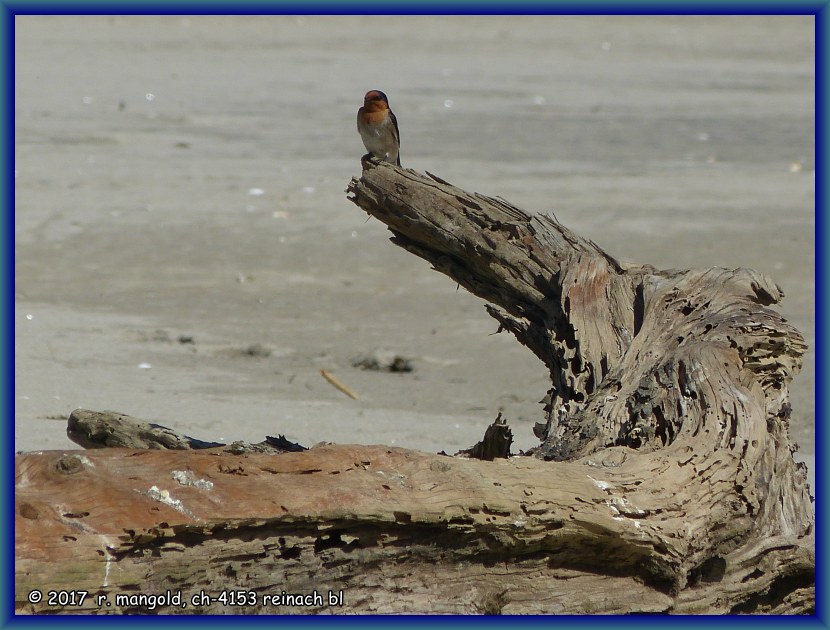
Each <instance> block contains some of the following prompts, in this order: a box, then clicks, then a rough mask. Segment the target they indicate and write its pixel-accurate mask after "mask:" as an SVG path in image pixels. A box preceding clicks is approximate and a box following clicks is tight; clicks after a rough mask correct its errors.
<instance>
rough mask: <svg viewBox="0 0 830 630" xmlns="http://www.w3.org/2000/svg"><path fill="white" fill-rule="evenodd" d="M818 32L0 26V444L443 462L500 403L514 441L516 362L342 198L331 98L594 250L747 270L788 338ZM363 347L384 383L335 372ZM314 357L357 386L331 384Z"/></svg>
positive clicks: (342, 142)
mask: <svg viewBox="0 0 830 630" xmlns="http://www.w3.org/2000/svg"><path fill="white" fill-rule="evenodd" d="M813 27H814V20H813V18H812V17H809V16H806V17H775V16H756V17H724V16H720V17H701V16H691V17H650V16H634V17H626V16H617V17H604V16H567V17H561V16H535V17H521V16H519V17H504V16H491V17H476V16H455V17H451V16H444V17H430V16H415V17H413V16H393V17H374V16H357V17H352V16H309V17H291V16H266V17H262V16H253V17H227V16H225V17H211V16H205V17H197V16H189V17H180V16H163V17H155V16H138V17H136V16H119V17H100V16H76V17H66V16H53V17H50V16H17V17H16V18H15V32H16V43H15V53H16V78H15V88H16V101H15V114H16V121H15V134H16V138H15V159H16V164H15V194H16V207H15V244H16V252H15V256H16V258H15V261H16V265H15V281H16V287H15V408H16V414H15V448H16V449H19V450H43V449H68V448H75V445H73V444H72V443H71V442H70V441H69V440H68V439H67V438H66V435H65V429H66V417H67V415H68V414H69V412H70V411H71V410H73V409H75V408H78V407H84V408H88V409H95V410H104V409H111V410H116V411H120V412H123V413H128V414H131V415H135V416H139V417H141V418H144V419H148V420H153V421H158V422H161V423H162V424H166V425H167V426H170V427H172V428H174V429H175V430H177V431H181V432H184V433H188V434H190V435H192V436H195V437H198V438H201V439H205V440H220V441H232V440H247V441H259V440H261V439H263V438H264V436H265V435H266V434H268V435H277V434H285V435H286V436H287V437H288V438H289V439H291V440H296V441H299V442H300V443H302V444H305V445H307V446H310V445H312V444H314V443H317V442H320V441H330V442H338V443H364V444H378V443H382V444H390V445H391V444H394V445H396V446H403V447H410V448H417V449H423V450H427V451H433V452H435V451H440V450H445V451H447V452H448V453H453V452H455V451H456V450H458V449H461V448H465V447H469V446H470V445H472V444H473V443H474V442H476V441H477V440H478V439H480V437H481V436H482V435H483V432H484V429H485V427H486V426H487V425H488V424H489V423H490V422H491V421H492V420H493V419H494V418H495V417H496V415H497V413H499V412H500V411H501V412H502V413H503V414H504V416H505V417H506V418H507V419H508V420H509V422H510V424H511V426H512V428H513V432H514V435H515V438H516V448H528V447H530V446H532V445H534V444H535V443H536V442H537V441H536V438H534V436H533V434H532V430H531V428H532V426H533V424H534V422H537V421H539V420H541V418H542V406H541V405H540V404H538V402H537V401H539V400H540V399H541V398H542V396H543V395H544V394H545V392H546V389H547V376H546V373H545V369H544V367H543V366H542V364H541V363H540V362H539V361H538V360H537V359H536V358H535V357H534V356H533V355H531V354H530V352H529V351H528V350H526V349H525V348H523V347H522V346H520V345H519V344H518V343H516V341H515V340H514V339H513V338H512V337H511V336H509V335H508V334H507V333H504V334H499V335H494V334H493V333H495V331H496V330H497V324H496V322H495V320H493V319H491V318H490V317H489V316H488V315H487V314H486V312H485V310H484V308H483V302H482V301H481V300H480V299H478V298H476V297H475V296H472V295H470V294H468V293H466V292H465V291H464V290H463V289H457V287H456V285H455V283H454V282H452V281H451V280H449V279H448V278H446V277H445V276H442V275H440V274H438V273H436V272H434V271H432V270H431V269H430V268H429V266H428V265H427V264H426V263H425V262H424V261H422V260H420V259H417V258H415V257H414V256H412V255H411V254H409V253H407V252H405V251H403V250H401V249H399V248H397V247H395V246H394V245H392V244H391V243H390V242H389V240H388V237H389V233H388V231H387V230H386V229H385V227H384V226H383V225H381V224H380V223H379V222H377V221H375V220H369V221H367V217H366V215H365V214H364V213H363V212H362V211H361V210H360V209H359V208H357V207H356V206H354V205H353V204H351V203H350V202H349V201H347V200H346V196H345V192H344V190H345V188H346V185H347V184H348V182H349V179H350V178H351V177H353V176H359V175H360V157H361V155H362V154H363V153H364V149H363V146H362V144H361V142H360V138H359V136H358V134H357V132H356V130H355V112H356V111H357V108H358V107H359V106H360V105H361V103H362V98H363V94H364V92H366V91H367V90H369V89H381V90H383V91H385V92H386V94H387V95H388V96H389V100H390V103H391V105H392V108H393V110H394V111H395V113H396V114H397V117H398V121H399V124H400V129H401V139H402V147H401V159H402V162H403V166H404V167H407V168H413V169H416V170H419V171H424V170H429V171H430V172H431V173H434V174H436V175H438V176H440V177H442V178H443V179H446V180H448V181H450V182H452V183H453V184H455V185H458V186H460V187H462V188H465V189H467V190H474V191H477V192H481V193H484V194H488V195H492V196H501V197H504V198H505V199H507V200H509V201H511V202H512V203H514V204H516V205H518V206H520V207H522V208H524V209H526V210H528V211H532V212H554V213H555V215H556V217H557V218H558V219H559V220H560V221H561V222H562V223H564V224H565V225H567V226H568V227H570V228H572V229H573V230H575V231H576V232H578V233H580V234H581V235H583V236H586V237H589V238H591V239H593V240H594V241H595V242H597V243H598V244H599V245H600V246H601V247H603V248H604V249H606V250H607V251H608V252H609V253H611V254H612V255H614V256H617V257H619V258H623V259H626V260H631V261H636V262H640V263H650V264H653V265H655V266H657V267H663V268H686V267H709V266H722V267H738V266H743V267H751V268H754V269H757V270H759V271H761V272H763V273H765V274H768V275H769V276H771V277H772V278H773V279H774V280H775V281H776V282H777V283H778V284H779V285H780V286H781V287H782V288H783V290H784V292H785V293H786V299H785V301H784V302H783V303H782V304H781V306H780V309H781V312H782V313H783V314H784V315H785V316H786V317H787V318H788V319H789V320H790V321H792V322H793V323H794V324H795V326H797V327H798V329H799V330H801V331H802V333H803V334H804V336H805V338H806V341H807V343H808V344H809V346H810V351H809V352H808V354H807V356H806V358H805V362H804V368H803V370H802V372H801V373H800V374H799V375H798V376H797V377H796V379H795V381H794V382H793V384H792V404H793V417H792V426H791V432H792V435H793V438H794V440H795V441H796V442H798V443H799V444H800V446H801V453H800V456H802V457H804V458H805V459H806V460H807V461H811V457H812V454H813V452H814V433H813V427H814V404H813V400H814V398H813V391H814V374H815V359H814V356H815V355H814V349H813V347H814V341H815V320H814V290H815V277H814V257H815V249H814V235H815V220H814V193H815V176H814V125H815V123H814V118H815V112H814V77H815V71H814V61H813V56H814V30H813ZM377 348H384V349H387V350H388V351H390V352H392V353H396V354H399V355H401V356H404V357H407V358H409V359H410V360H411V363H412V365H413V367H414V371H412V372H410V373H387V372H374V371H367V370H361V369H358V368H355V367H353V366H352V361H353V359H354V358H355V357H357V356H358V355H361V354H363V353H367V352H370V351H372V350H374V349H377ZM321 369H325V370H328V371H329V372H331V373H332V374H334V375H335V376H336V377H337V378H339V379H340V380H341V381H343V382H344V383H345V384H346V385H348V386H349V387H350V388H351V389H353V390H354V391H355V392H356V393H357V394H358V397H359V398H358V400H352V399H350V398H348V397H346V396H344V395H343V393H341V392H340V391H338V390H337V389H335V388H334V387H332V385H331V384H330V383H328V382H327V381H326V380H325V379H324V378H323V377H322V376H321V375H320V370H321Z"/></svg>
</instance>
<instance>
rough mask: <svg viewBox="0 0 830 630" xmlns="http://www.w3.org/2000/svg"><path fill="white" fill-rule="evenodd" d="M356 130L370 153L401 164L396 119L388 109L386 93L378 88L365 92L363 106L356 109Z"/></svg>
mask: <svg viewBox="0 0 830 630" xmlns="http://www.w3.org/2000/svg"><path fill="white" fill-rule="evenodd" d="M357 130H358V131H359V132H360V137H361V138H362V140H363V145H364V146H365V147H366V150H367V151H368V152H369V154H370V155H373V156H375V157H376V158H378V159H380V160H384V161H386V162H391V163H392V164H395V165H397V166H400V165H401V157H400V155H399V150H400V147H401V136H400V133H399V132H398V119H397V118H395V114H394V113H392V110H391V109H389V99H387V98H386V94H384V93H383V92H381V91H380V90H369V91H368V92H366V96H364V97H363V107H361V108H360V109H358V110H357Z"/></svg>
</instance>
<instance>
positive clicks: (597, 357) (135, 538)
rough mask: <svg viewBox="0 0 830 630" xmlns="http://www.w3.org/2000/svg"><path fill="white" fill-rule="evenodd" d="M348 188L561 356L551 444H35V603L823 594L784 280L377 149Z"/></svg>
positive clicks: (543, 608)
mask: <svg viewBox="0 0 830 630" xmlns="http://www.w3.org/2000/svg"><path fill="white" fill-rule="evenodd" d="M349 193H350V196H351V198H352V200H353V201H354V202H355V203H357V204H358V205H359V206H360V207H361V208H363V209H364V210H366V211H367V212H369V213H370V214H372V215H373V216H376V217H377V218H379V219H380V220H382V221H383V222H384V223H386V224H387V225H388V226H389V227H390V229H391V230H392V232H393V234H394V238H393V240H394V242H396V243H397V244H399V245H401V246H403V247H405V248H406V249H408V250H409V251H412V252H413V253H416V254H418V255H419V256H422V257H424V258H425V259H427V260H429V261H430V262H432V264H433V265H434V266H435V267H436V269H438V270H440V271H443V272H444V273H446V274H448V275H449V276H451V277H452V278H453V279H455V280H456V281H458V282H459V283H461V284H462V285H463V286H465V287H467V288H468V289H470V290H471V291H472V292H474V293H476V294H477V295H480V296H482V297H483V298H485V299H486V300H488V301H489V302H491V303H492V305H490V306H488V310H489V312H490V313H491V314H492V315H493V316H494V317H495V318H496V319H497V320H498V321H499V323H500V325H501V326H502V327H503V328H505V329H507V330H509V331H510V332H512V333H513V334H515V335H516V336H517V338H518V339H519V340H520V341H521V342H522V343H524V344H525V345H527V346H528V347H529V348H530V349H531V350H532V351H533V352H534V353H535V354H536V355H537V356H538V357H539V358H540V359H541V360H542V361H544V363H545V364H546V365H547V366H548V368H549V369H550V372H551V380H552V388H551V390H550V392H549V394H548V398H547V400H548V405H547V407H546V408H547V410H548V411H547V418H546V422H544V423H543V424H542V427H541V428H540V435H541V437H542V438H543V439H542V443H541V444H540V446H539V447H538V449H536V451H535V454H536V455H537V456H538V457H535V458H534V457H513V458H510V459H507V460H504V459H496V460H495V461H492V462H485V461H477V460H472V459H467V458H455V457H446V456H441V455H428V454H425V453H418V452H413V451H407V450H401V449H393V448H387V447H369V446H323V447H317V448H313V449H311V450H309V451H307V452H302V453H285V454H280V455H266V454H260V453H242V454H233V453H228V452H225V451H222V450H221V449H208V450H185V451H165V450H154V451H136V450H122V449H106V450H97V451H86V452H79V453H67V454H62V453H54V452H53V453H41V454H25V455H21V456H18V457H17V459H16V466H17V487H16V491H17V492H16V537H17V557H16V578H17V579H16V599H17V608H18V611H20V612H24V611H33V612H46V611H56V610H58V609H59V608H58V607H56V606H52V605H49V604H48V603H47V599H46V597H44V600H43V601H39V602H35V601H33V599H32V597H31V596H30V595H29V593H30V592H31V591H32V590H34V589H38V590H40V591H41V592H43V593H44V594H46V592H47V591H48V590H50V589H52V590H56V591H57V590H61V589H63V590H66V589H70V588H72V589H81V590H85V591H88V592H89V593H90V595H89V597H88V598H87V599H86V600H85V601H84V603H83V605H81V606H75V605H72V604H68V605H64V606H63V607H62V608H60V610H63V611H71V612H74V611H80V610H83V611H92V610H101V611H103V612H116V611H117V612H124V611H131V610H136V611H137V610H142V611H143V610H147V609H148V608H149V605H150V604H149V602H147V601H144V602H142V601H140V598H138V597H135V598H133V599H132V600H129V599H128V600H124V601H120V602H117V601H116V595H117V594H119V593H127V594H132V595H136V596H137V595H141V594H143V595H145V596H146V595H149V594H163V593H166V592H167V591H170V593H171V594H172V595H175V594H177V593H181V594H182V601H183V602H184V603H187V607H186V608H182V607H180V606H179V605H173V606H167V607H164V608H161V609H158V611H159V612H171V613H181V612H184V613H188V612H245V613H251V612H485V613H496V612H503V613H533V612H541V613H600V612H603V613H608V612H611V613H614V612H618V613H619V612H667V613H696V612H700V613H721V612H722V613H729V612H732V613H740V612H743V613H757V612H774V613H809V612H812V611H813V610H814V607H815V593H814V577H813V573H814V565H815V560H814V553H813V549H812V543H813V540H812V537H813V532H812V529H813V515H812V509H811V505H810V498H809V493H808V488H807V484H806V479H805V475H804V471H803V469H802V468H800V467H798V466H797V465H795V464H794V463H793V459H792V448H793V447H792V446H791V444H790V442H789V437H788V431H787V423H788V417H789V404H788V384H789V381H790V379H791V378H792V376H793V374H794V373H795V372H796V371H797V370H798V368H799V366H800V362H801V354H802V353H803V351H804V344H803V341H802V338H801V336H800V335H799V334H798V332H797V331H796V330H794V329H793V328H792V327H790V326H789V325H788V324H787V323H786V322H784V321H783V320H782V319H781V318H780V317H779V316H778V315H777V314H776V313H775V312H774V311H773V310H771V309H769V308H767V307H768V306H770V305H771V304H773V303H775V302H777V301H778V300H779V299H780V298H781V295H782V294H781V291H780V289H778V288H777V287H776V286H775V285H774V284H773V283H772V282H770V281H769V280H767V279H766V278H764V277H763V276H761V275H759V274H756V273H753V272H751V271H747V270H740V269H739V270H723V269H711V270H705V271H685V272H681V271H659V270H656V269H653V268H650V267H643V266H633V265H626V264H623V263H621V262H619V261H616V260H614V259H613V258H612V257H610V256H609V255H607V254H606V253H604V252H603V251H602V250H601V249H600V248H599V247H598V246H597V245H595V244H594V243H591V242H589V241H586V240H584V239H582V238H580V237H579V236H577V235H576V234H574V233H572V232H570V231H569V230H567V229H566V228H564V227H563V226H561V225H560V224H559V223H557V222H556V221H555V220H553V219H552V218H549V217H545V216H529V215H527V214H526V213H524V212H522V211H521V210H519V209H517V208H514V207H512V206H511V205H510V204H508V203H506V202H504V201H502V200H498V199H492V198H489V197H485V196H482V195H476V194H470V193H466V192H464V191H462V190H460V189H457V188H455V187H453V186H451V185H449V184H447V183H445V182H443V181H441V180H439V179H438V178H435V177H433V178H431V179H430V178H427V177H425V176H422V175H420V174H418V173H415V172H413V171H409V170H404V169H400V168H395V167H393V166H391V165H386V164H378V163H376V162H367V163H366V164H365V170H364V173H363V176H362V177H361V179H360V180H353V181H352V183H351V184H350V186H349ZM545 460H549V461H545ZM550 460H553V461H550ZM223 589H224V591H225V592H226V593H227V595H226V596H225V597H224V601H217V600H213V601H210V602H207V601H205V600H202V602H196V604H194V602H193V601H192V598H193V596H194V595H198V594H199V593H200V592H202V591H204V592H205V593H206V594H209V595H212V596H213V597H217V596H220V597H221V593H222V592H223ZM315 591H316V593H318V594H320V595H322V599H321V600H318V599H316V598H314V596H313V593H314V592H315ZM341 591H342V600H341V599H340V593H341ZM284 592H285V593H287V594H293V595H297V594H304V595H308V596H309V598H310V599H308V600H306V601H308V603H309V605H308V606H294V607H291V606H286V605H285V604H286V602H287V600H286V598H285V597H283V598H282V600H280V599H279V596H282V595H284V594H285V593H284ZM329 592H331V593H332V597H333V599H332V600H329V599H327V598H328V596H329ZM231 593H234V594H231ZM98 595H101V596H103V597H104V599H102V600H101V602H100V604H99V602H97V601H96V598H97V596H98ZM266 595H269V596H271V597H269V598H266V597H265V596H266ZM35 599H36V597H35ZM240 599H242V600H244V602H245V603H247V604H250V605H246V606H235V605H234V604H235V603H240V602H239V600H240ZM295 603H296V602H295ZM340 603H342V606H340V605H339V604H340Z"/></svg>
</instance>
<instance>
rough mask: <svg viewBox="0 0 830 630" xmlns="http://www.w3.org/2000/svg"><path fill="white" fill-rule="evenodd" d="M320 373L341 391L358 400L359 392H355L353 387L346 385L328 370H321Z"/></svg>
mask: <svg viewBox="0 0 830 630" xmlns="http://www.w3.org/2000/svg"><path fill="white" fill-rule="evenodd" d="M320 374H322V375H323V378H324V379H326V380H327V381H328V382H329V383H331V384H332V385H334V386H335V387H336V388H337V389H339V390H340V391H341V392H343V393H344V394H346V396H348V397H349V398H353V399H354V400H357V394H355V393H354V392H353V391H352V390H351V389H349V388H348V387H346V386H345V385H344V384H343V383H341V382H340V381H339V380H338V379H336V378H335V377H334V376H333V375H332V374H330V373H329V372H327V371H326V370H320Z"/></svg>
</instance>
